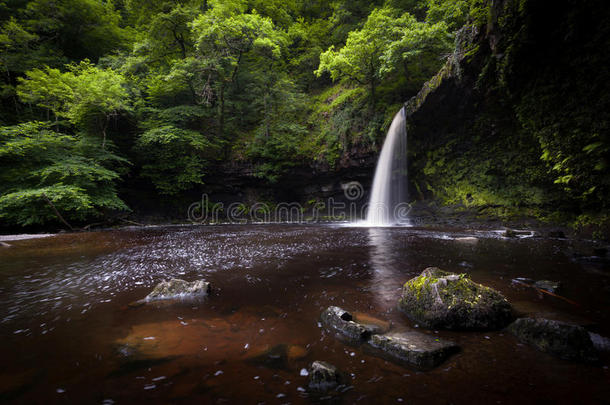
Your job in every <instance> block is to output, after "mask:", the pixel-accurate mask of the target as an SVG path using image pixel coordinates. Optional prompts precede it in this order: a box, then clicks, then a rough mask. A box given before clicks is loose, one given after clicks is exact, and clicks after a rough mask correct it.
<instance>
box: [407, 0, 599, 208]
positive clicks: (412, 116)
mask: <svg viewBox="0 0 610 405" xmlns="http://www.w3.org/2000/svg"><path fill="white" fill-rule="evenodd" d="M543 3H544V2H536V1H526V0H522V1H513V0H505V1H491V2H488V4H487V5H486V6H485V7H484V8H483V10H482V11H484V12H483V13H482V17H481V18H479V21H474V22H473V23H472V24H471V25H469V26H466V27H464V28H463V29H462V30H461V31H460V32H459V34H458V37H457V41H456V48H455V52H454V54H453V55H451V56H450V57H449V59H448V61H447V63H446V65H445V66H444V67H443V68H442V69H441V71H440V72H439V73H438V74H437V75H436V76H435V77H434V78H433V79H432V80H430V81H429V82H428V83H427V84H426V85H425V86H424V88H423V89H422V90H421V91H420V93H419V94H418V96H417V97H415V98H414V99H412V100H410V101H409V102H408V103H407V104H406V105H407V110H408V116H409V124H408V125H409V153H410V162H411V164H410V178H411V181H412V184H411V186H412V188H413V191H414V193H415V194H414V195H416V196H417V197H418V198H419V199H430V198H434V199H437V200H440V201H441V202H443V203H445V204H460V205H465V206H470V207H476V208H477V209H479V210H482V211H483V212H485V211H488V213H489V214H494V215H495V214H501V215H510V214H516V213H518V214H527V215H533V216H544V215H547V214H549V213H551V212H557V211H562V212H568V213H571V214H581V213H583V212H586V211H589V212H590V211H593V212H600V211H604V210H605V209H606V208H607V206H608V205H607V203H606V201H607V200H608V199H607V197H608V195H609V193H608V191H609V180H608V176H607V175H606V170H607V165H608V162H609V161H610V160H609V159H608V152H609V151H610V147H609V145H610V139H609V138H608V122H609V117H608V114H609V112H610V100H609V97H610V96H609V94H610V87H609V83H610V80H608V79H609V78H608V69H607V68H606V67H607V66H608V61H609V60H608V55H609V52H608V50H610V46H609V43H608V38H610V35H609V34H610V32H609V28H608V27H609V26H610V18H609V12H608V7H606V6H605V4H604V3H603V2H602V1H583V2H575V1H564V0H561V1H557V2H553V4H552V6H551V5H548V4H543Z"/></svg>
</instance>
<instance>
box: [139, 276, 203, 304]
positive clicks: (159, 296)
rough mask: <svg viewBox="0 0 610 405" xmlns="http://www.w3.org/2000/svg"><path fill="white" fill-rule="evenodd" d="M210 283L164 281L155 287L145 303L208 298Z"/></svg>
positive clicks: (176, 280)
mask: <svg viewBox="0 0 610 405" xmlns="http://www.w3.org/2000/svg"><path fill="white" fill-rule="evenodd" d="M210 291H211V287H210V283H208V282H207V281H205V280H195V281H191V282H188V281H184V280H180V279H178V278H174V279H172V280H170V281H162V282H160V283H159V284H157V285H156V286H155V288H154V289H153V290H152V292H151V293H150V294H148V295H147V296H146V298H144V300H145V301H154V300H166V299H176V298H183V297H188V296H206V295H208V294H209V293H210Z"/></svg>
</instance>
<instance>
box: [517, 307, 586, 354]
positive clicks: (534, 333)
mask: <svg viewBox="0 0 610 405" xmlns="http://www.w3.org/2000/svg"><path fill="white" fill-rule="evenodd" d="M508 330H509V331H510V332H511V333H512V334H513V335H515V336H516V337H517V338H518V339H519V340H520V341H521V342H523V343H526V344H529V345H531V346H534V347H535V348H537V349H538V350H540V351H543V352H546V353H549V354H552V355H553V356H556V357H559V358H561V359H564V360H574V361H585V362H592V361H596V360H597V351H596V350H595V347H594V346H593V342H592V341H591V337H590V336H589V332H587V330H586V329H585V328H583V327H582V326H579V325H574V324H570V323H566V322H561V321H554V320H551V319H544V318H519V319H517V320H516V321H515V322H513V323H512V324H510V325H509V326H508Z"/></svg>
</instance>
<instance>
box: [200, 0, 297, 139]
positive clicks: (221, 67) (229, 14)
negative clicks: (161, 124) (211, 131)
mask: <svg viewBox="0 0 610 405" xmlns="http://www.w3.org/2000/svg"><path fill="white" fill-rule="evenodd" d="M210 5H211V8H210V9H209V10H208V11H207V12H206V13H205V14H202V15H201V16H199V17H198V18H197V19H196V20H195V21H194V22H193V30H194V32H195V34H196V37H197V41H196V43H197V50H198V52H199V58H200V59H201V62H202V63H201V66H202V68H203V73H204V74H205V75H207V77H208V79H207V81H206V84H205V88H204V94H205V95H206V96H207V97H206V101H207V102H208V103H215V104H216V105H217V108H218V136H219V137H220V138H223V139H224V137H225V107H226V93H227V87H228V86H230V85H234V86H236V87H239V82H238V74H239V70H240V67H241V66H242V64H243V63H244V60H245V58H246V56H249V55H248V53H250V52H254V53H256V54H257V55H258V56H259V57H260V58H262V60H260V63H269V62H270V61H272V60H275V59H278V58H280V57H281V53H282V48H283V47H284V46H286V42H287V41H286V36H285V34H284V33H283V32H282V31H280V30H279V29H277V28H276V27H275V26H274V24H273V22H272V21H271V19H270V18H266V17H262V16H260V15H259V14H257V13H256V12H255V11H253V12H252V13H244V11H245V10H246V8H247V7H246V4H245V3H244V2H241V1H229V2H220V1H214V2H210ZM265 59H266V61H265Z"/></svg>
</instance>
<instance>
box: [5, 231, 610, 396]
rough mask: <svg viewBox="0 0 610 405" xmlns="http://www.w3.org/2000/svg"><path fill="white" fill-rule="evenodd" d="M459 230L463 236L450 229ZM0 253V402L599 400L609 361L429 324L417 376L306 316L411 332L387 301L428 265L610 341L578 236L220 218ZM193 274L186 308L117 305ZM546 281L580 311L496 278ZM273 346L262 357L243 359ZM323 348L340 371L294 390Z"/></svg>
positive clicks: (609, 285)
mask: <svg viewBox="0 0 610 405" xmlns="http://www.w3.org/2000/svg"><path fill="white" fill-rule="evenodd" d="M464 236H476V237H478V241H468V240H459V239H456V238H459V237H464ZM11 244H12V245H13V246H12V247H11V248H4V249H1V250H0V337H1V339H2V341H1V342H2V344H1V345H0V356H1V357H0V358H1V359H2V368H1V369H0V400H4V401H11V402H19V403H28V404H29V403H53V402H62V403H66V402H68V403H104V404H112V403H117V404H121V403H139V402H146V403H248V404H249V403H253V404H254V403H262V402H265V403H271V404H273V403H309V402H317V401H326V400H327V401H330V402H333V403H346V404H348V403H400V402H403V403H411V404H418V403H425V404H449V403H454V404H471V403H484V404H490V403H538V404H543V403H556V404H560V403H561V404H563V403H579V404H589V403H608V402H609V401H610V384H609V382H610V372H609V370H608V368H607V365H608V364H610V359H609V358H608V356H605V357H603V358H602V362H601V364H597V365H582V364H575V363H569V362H566V361H562V360H558V359H555V358H552V357H550V356H548V355H546V354H544V353H539V352H537V351H535V350H534V349H532V348H530V347H527V346H523V345H521V344H519V343H518V342H517V341H516V340H515V339H514V338H513V337H512V336H510V335H508V334H505V333H502V332H482V333H478V332H443V331H439V332H438V333H437V332H435V331H428V332H427V333H430V334H438V335H439V336H442V337H445V338H448V339H451V340H454V341H456V342H457V343H458V344H459V345H460V346H461V347H462V350H461V352H460V353H459V354H457V355H454V356H453V357H451V358H450V359H449V360H448V361H447V362H445V363H444V364H442V365H441V366H440V367H438V368H437V369H435V370H432V371H428V372H419V371H416V370H411V369H407V368H404V367H401V366H398V365H395V364H393V363H390V362H386V361H384V360H382V359H379V358H376V357H373V356H372V355H370V354H369V353H367V352H366V350H363V348H361V347H351V346H346V345H344V344H343V343H341V342H339V341H337V340H335V339H334V338H333V337H332V336H330V335H328V334H327V333H325V332H324V330H323V329H322V328H320V327H319V324H318V317H319V314H320V313H321V311H322V310H323V309H324V308H325V307H327V306H329V305H339V306H342V307H343V308H345V309H348V310H351V311H360V312H365V313H367V314H370V315H372V316H376V317H379V318H383V319H386V320H389V321H391V322H392V324H393V328H394V329H396V330H400V329H407V328H414V327H415V325H413V324H412V323H411V322H410V321H408V320H407V319H406V318H405V317H404V316H403V315H401V313H400V312H398V311H397V310H396V307H395V304H396V301H397V299H398V296H399V293H400V287H401V284H402V283H404V282H405V281H406V280H408V279H409V278H411V277H413V276H415V275H417V274H418V273H419V272H421V270H423V269H424V268H425V267H427V266H433V265H434V266H439V267H442V268H444V269H446V270H451V271H456V272H468V273H469V274H471V276H472V278H473V279H474V280H475V281H477V282H480V283H484V284H488V285H490V286H492V287H494V288H496V289H498V290H500V291H501V292H503V293H504V294H505V295H506V296H507V298H508V299H509V300H510V301H511V302H512V303H513V304H515V306H516V307H517V308H519V309H521V310H523V311H526V312H535V313H545V314H547V315H548V316H555V317H560V318H563V319H568V318H570V319H575V320H578V321H581V322H585V323H586V324H589V325H591V326H590V328H591V329H592V330H595V331H597V332H599V333H601V334H603V335H606V336H610V328H609V322H608V321H609V317H610V314H609V311H608V309H609V308H610V269H608V268H607V266H606V267H604V266H603V265H589V264H583V263H578V262H574V261H573V260H571V254H572V252H573V251H574V249H576V248H577V249H581V250H582V249H584V250H586V249H588V248H590V246H588V245H587V244H586V243H585V244H582V246H578V247H575V246H574V244H575V243H574V242H570V241H565V240H558V239H539V238H530V239H505V238H500V237H499V236H498V234H497V233H494V232H475V231H461V232H460V231H429V230H422V229H414V228H371V229H369V228H351V227H340V226H322V225H315V226H314V225H310V226H293V225H243V226H241V225H231V226H201V227H165V228H146V229H141V228H140V229H124V230H117V231H106V232H95V233H85V234H64V235H59V236H55V237H52V238H45V239H32V240H21V241H15V242H11ZM173 277H177V278H183V279H186V280H194V279H198V278H205V279H207V280H208V281H210V282H211V283H212V285H213V287H214V293H213V295H212V296H211V297H210V298H208V299H206V300H205V301H203V302H183V303H181V304H178V305H173V306H168V305H147V306H141V307H137V308H131V307H128V306H127V305H128V304H129V303H131V302H133V301H135V300H138V299H140V298H142V297H144V296H145V295H146V294H147V293H148V292H150V289H151V288H152V287H153V286H154V285H155V284H156V283H157V282H159V281H161V280H164V279H169V278H173ZM514 277H530V278H534V279H551V280H560V281H562V282H563V283H564V285H565V288H564V290H563V292H562V294H563V295H564V296H566V297H568V298H569V299H571V300H573V301H576V302H578V303H579V304H580V306H578V307H577V306H574V305H571V304H569V303H567V302H565V301H562V300H559V299H556V298H554V297H549V296H539V295H538V294H537V293H536V292H535V291H534V290H532V289H528V288H524V287H519V286H517V285H514V284H511V279H512V278H514ZM276 345H285V346H282V347H283V348H284V349H285V350H283V351H281V353H282V355H283V356H281V357H280V358H279V359H277V361H274V362H272V363H264V362H261V361H257V359H256V357H257V355H259V354H260V353H263V352H264V351H265V350H266V349H268V348H270V347H274V346H276ZM313 360H326V361H328V362H330V363H333V364H334V365H336V366H337V367H338V368H339V369H340V370H342V371H343V372H344V373H345V374H346V376H347V377H348V381H349V386H348V387H346V391H345V392H344V393H342V394H340V395H338V396H335V397H332V398H322V399H320V398H313V397H310V396H308V394H307V393H306V392H303V387H305V386H306V382H307V377H303V376H300V370H301V369H302V368H304V367H307V365H308V364H309V363H311V362H312V361H313Z"/></svg>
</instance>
